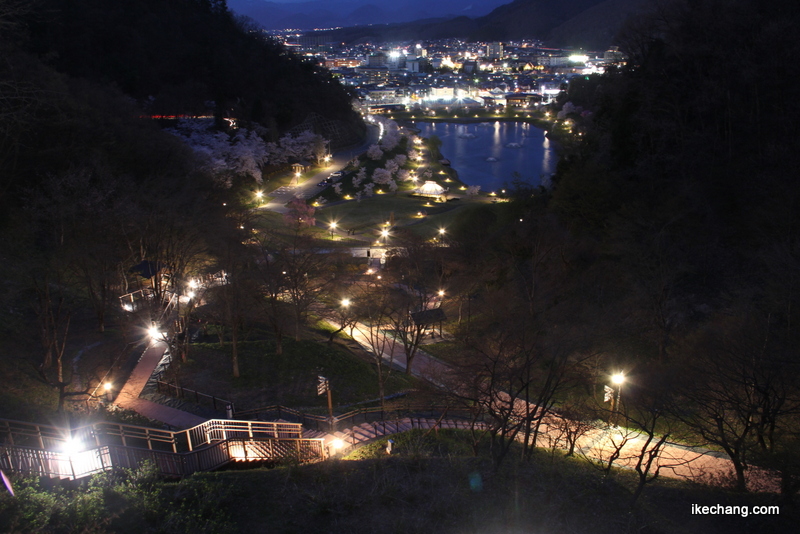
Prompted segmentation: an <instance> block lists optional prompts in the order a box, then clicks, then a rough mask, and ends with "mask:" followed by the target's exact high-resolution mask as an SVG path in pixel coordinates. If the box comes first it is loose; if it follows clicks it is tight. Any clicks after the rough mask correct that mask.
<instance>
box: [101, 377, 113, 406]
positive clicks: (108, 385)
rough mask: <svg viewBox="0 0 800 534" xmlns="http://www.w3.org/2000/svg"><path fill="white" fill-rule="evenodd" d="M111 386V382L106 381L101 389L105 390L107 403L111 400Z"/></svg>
mask: <svg viewBox="0 0 800 534" xmlns="http://www.w3.org/2000/svg"><path fill="white" fill-rule="evenodd" d="M112 387H113V386H112V384H111V382H106V383H105V384H103V389H104V390H106V400H107V401H108V402H109V403H110V402H111V401H112V398H111V396H112V393H111V388H112Z"/></svg>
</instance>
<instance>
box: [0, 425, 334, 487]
mask: <svg viewBox="0 0 800 534" xmlns="http://www.w3.org/2000/svg"><path fill="white" fill-rule="evenodd" d="M323 459H325V450H324V447H323V440H322V439H304V438H303V437H302V427H301V425H299V424H295V423H276V422H262V421H231V420H224V419H212V420H209V421H206V422H205V423H202V424H200V425H198V426H196V427H194V428H190V429H187V430H181V431H177V432H173V431H169V430H161V429H155V428H148V427H140V426H134V425H121V424H117V423H106V422H102V423H96V424H94V425H88V426H84V427H80V428H76V429H63V428H59V427H55V426H50V425H38V424H35V423H25V422H21V421H10V420H0V468H2V469H6V470H8V471H15V472H21V473H26V474H32V475H37V476H48V477H58V478H70V479H76V478H82V477H85V476H88V475H91V474H94V473H98V472H100V471H105V470H107V469H112V468H132V467H136V466H138V465H140V464H141V463H142V462H144V461H146V460H149V461H152V462H153V463H154V464H155V465H156V467H157V468H158V469H159V471H160V472H161V473H163V474H165V475H170V476H186V475H189V474H191V473H194V472H195V471H207V470H210V469H216V468H217V467H220V466H222V465H224V464H226V463H228V462H230V461H253V460H259V461H265V460H274V461H286V460H291V461H298V462H310V461H318V460H323Z"/></svg>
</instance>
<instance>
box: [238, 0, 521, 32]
mask: <svg viewBox="0 0 800 534" xmlns="http://www.w3.org/2000/svg"><path fill="white" fill-rule="evenodd" d="M509 1H510V0H480V1H474V2H473V1H469V0H467V1H464V0H437V1H436V2H430V1H428V0H398V1H397V2H394V3H392V4H391V5H390V7H379V6H377V5H375V3H373V2H370V0H316V1H309V2H297V3H276V2H269V1H266V0H229V1H228V7H229V8H230V9H231V10H232V11H234V12H235V13H238V14H240V15H245V16H247V17H250V18H252V19H253V20H254V21H255V22H257V23H258V24H259V25H261V26H263V27H264V28H266V29H268V30H281V29H286V28H298V29H306V30H308V29H314V28H337V27H351V26H366V25H371V24H392V23H402V22H411V21H415V20H423V19H430V18H455V17H459V16H469V17H473V18H474V17H481V16H483V15H486V14H488V13H489V12H490V11H491V10H492V9H494V8H496V7H498V6H501V5H503V4H506V3H508V2H509Z"/></svg>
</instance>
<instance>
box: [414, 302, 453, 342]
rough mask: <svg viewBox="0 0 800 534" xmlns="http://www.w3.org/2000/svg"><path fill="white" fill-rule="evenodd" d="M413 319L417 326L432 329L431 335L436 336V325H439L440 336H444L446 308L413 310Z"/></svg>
mask: <svg viewBox="0 0 800 534" xmlns="http://www.w3.org/2000/svg"><path fill="white" fill-rule="evenodd" d="M411 320H412V321H414V324H415V325H417V326H422V327H423V328H424V329H425V330H423V332H424V331H426V330H427V329H428V328H430V329H431V336H432V337H434V336H436V325H437V324H438V325H439V337H442V323H444V322H445V321H446V320H447V316H446V315H445V314H444V310H443V309H442V308H431V309H429V310H422V311H418V312H413V313H412V314H411Z"/></svg>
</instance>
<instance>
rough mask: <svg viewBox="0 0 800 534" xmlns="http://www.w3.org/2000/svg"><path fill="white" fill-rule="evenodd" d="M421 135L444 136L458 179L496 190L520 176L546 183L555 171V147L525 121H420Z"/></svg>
mask: <svg viewBox="0 0 800 534" xmlns="http://www.w3.org/2000/svg"><path fill="white" fill-rule="evenodd" d="M413 126H414V128H417V129H419V130H420V134H419V135H420V136H422V137H430V136H431V135H436V136H438V137H439V139H441V140H442V156H443V157H445V158H447V159H449V160H450V162H451V163H452V166H453V168H454V169H455V170H456V171H457V172H458V177H459V179H460V180H461V181H462V182H464V183H466V184H467V185H480V186H481V190H482V191H496V190H499V189H501V188H502V187H503V186H504V185H506V184H510V183H511V182H512V181H513V180H514V179H515V173H519V178H520V179H522V180H524V181H526V182H528V183H530V184H533V185H539V184H542V183H543V184H545V185H546V184H547V183H548V181H547V180H548V179H549V177H550V175H551V174H552V173H553V172H555V165H556V162H557V159H556V158H557V156H556V153H555V147H554V146H553V144H552V143H551V142H550V141H549V140H548V139H547V138H546V137H545V136H544V130H541V129H540V128H537V127H535V126H532V125H530V124H528V123H525V122H510V121H492V122H481V123H450V122H420V121H416V122H414V124H413Z"/></svg>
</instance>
